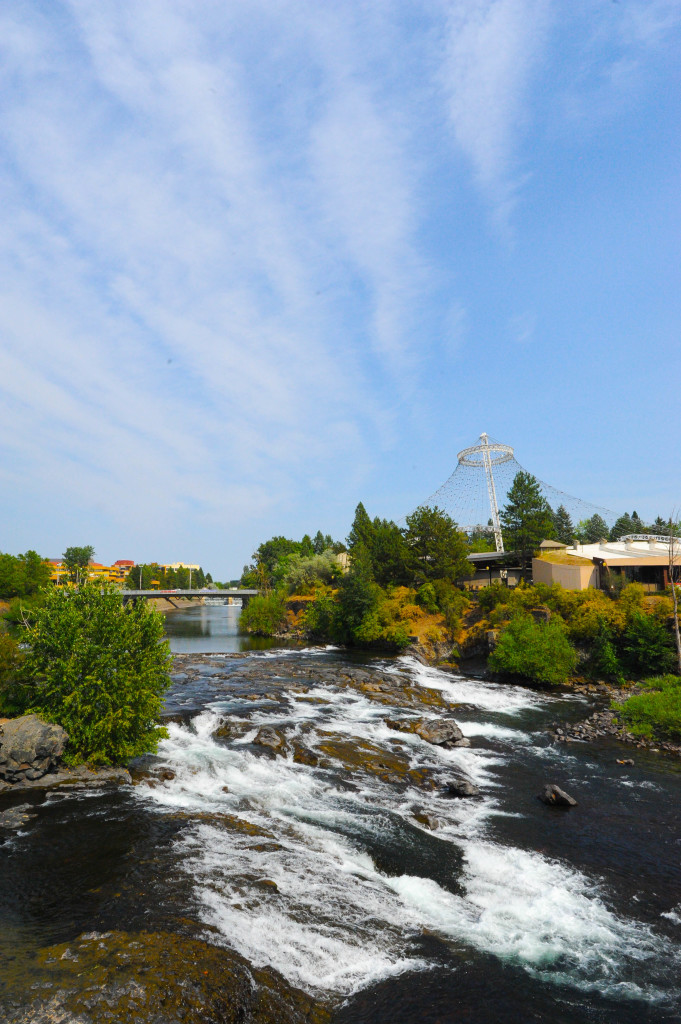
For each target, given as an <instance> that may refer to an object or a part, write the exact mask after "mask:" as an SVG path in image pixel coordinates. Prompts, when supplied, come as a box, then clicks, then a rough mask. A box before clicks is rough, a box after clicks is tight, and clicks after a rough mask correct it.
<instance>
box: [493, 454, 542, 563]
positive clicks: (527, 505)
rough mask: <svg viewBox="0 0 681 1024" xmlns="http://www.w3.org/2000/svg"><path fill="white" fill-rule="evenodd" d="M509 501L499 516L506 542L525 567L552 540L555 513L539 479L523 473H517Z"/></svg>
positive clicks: (508, 496) (521, 471) (509, 494)
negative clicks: (533, 554)
mask: <svg viewBox="0 0 681 1024" xmlns="http://www.w3.org/2000/svg"><path fill="white" fill-rule="evenodd" d="M507 498H508V500H507V502H506V505H505V506H504V508H503V509H502V511H501V514H500V519H501V523H502V526H503V528H504V535H505V540H506V541H507V544H508V547H509V549H510V550H513V551H515V552H516V553H517V554H518V555H519V557H520V561H521V564H522V565H523V566H526V565H528V564H529V561H530V559H531V557H532V553H533V552H534V551H535V550H536V549H537V548H538V547H539V545H540V544H541V542H542V541H543V540H545V539H546V538H547V537H553V535H554V525H553V513H552V512H551V507H550V505H549V503H548V502H547V500H546V498H544V496H543V495H542V493H541V491H540V489H539V482H538V481H537V478H536V477H534V476H532V474H531V473H526V472H525V471H524V470H522V469H521V470H520V471H519V472H518V473H516V475H515V477H514V480H513V484H512V485H511V489H510V490H509V492H508V495H507Z"/></svg>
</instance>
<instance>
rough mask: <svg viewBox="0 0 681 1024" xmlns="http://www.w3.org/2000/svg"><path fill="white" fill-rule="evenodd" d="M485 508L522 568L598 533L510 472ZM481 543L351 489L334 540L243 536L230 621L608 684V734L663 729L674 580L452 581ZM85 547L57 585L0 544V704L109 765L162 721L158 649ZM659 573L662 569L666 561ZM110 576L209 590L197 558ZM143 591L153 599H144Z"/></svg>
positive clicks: (675, 689)
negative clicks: (569, 584)
mask: <svg viewBox="0 0 681 1024" xmlns="http://www.w3.org/2000/svg"><path fill="white" fill-rule="evenodd" d="M500 519H501V524H502V527H503V534H504V542H505V544H506V547H507V550H509V551H513V552H515V555H516V557H517V558H518V559H519V562H520V566H521V570H523V571H524V572H525V573H526V575H528V576H529V567H530V564H531V559H532V555H533V553H534V552H536V551H537V549H538V548H539V545H540V543H541V542H542V541H543V540H544V539H546V538H558V539H560V540H561V542H563V541H566V540H567V541H569V540H570V538H571V537H580V538H581V539H583V540H590V539H592V538H593V536H599V535H600V536H604V535H605V533H607V526H606V524H605V523H604V522H603V521H602V520H599V517H598V516H594V517H592V519H591V520H586V521H584V522H582V523H579V524H577V526H576V527H573V524H572V523H571V521H570V517H569V515H568V514H567V512H566V510H565V509H564V508H562V506H561V508H559V509H558V510H557V511H556V512H554V511H553V510H552V509H551V508H550V507H549V505H548V504H547V502H546V500H545V499H544V498H543V496H542V494H541V490H540V487H539V484H538V482H537V481H536V479H535V478H534V477H532V476H531V475H530V474H527V473H525V472H523V471H521V472H519V473H518V474H517V475H516V477H515V479H514V482H513V485H512V487H511V489H510V490H509V492H508V496H507V504H506V505H505V506H504V508H503V509H502V511H501V514H500ZM677 526H678V524H676V523H674V522H672V521H670V522H669V523H668V524H665V523H663V521H662V520H661V519H660V518H659V517H658V520H657V521H656V523H655V524H654V526H653V527H652V529H654V530H656V531H657V532H659V531H660V530H661V529H662V528H663V527H668V531H669V532H668V535H669V537H670V543H671V538H672V537H673V536H676V535H677V534H678V529H677ZM634 528H635V529H636V530H637V531H638V532H643V531H645V529H646V527H645V526H644V525H643V524H642V523H641V521H640V520H639V519H638V516H637V515H636V513H633V514H632V516H624V517H620V519H619V520H618V521H617V522H616V523H615V525H614V526H613V528H612V530H611V531H610V537H611V538H613V537H615V536H622V535H624V534H625V533H626V532H627V531H630V530H632V529H634ZM493 548H494V543H493V538H492V534H491V530H490V528H477V529H476V530H473V531H471V532H469V533H465V532H463V531H461V530H460V529H459V528H458V526H457V524H456V523H455V522H454V521H453V520H452V519H451V517H450V516H449V515H447V513H446V512H444V511H443V510H441V509H439V508H437V507H429V506H421V507H419V508H417V509H416V510H415V511H414V512H412V513H411V514H410V515H408V516H407V517H406V520H405V525H404V526H398V525H397V524H396V523H394V522H392V521H389V520H386V519H380V518H379V517H375V518H374V519H371V517H370V516H369V515H368V513H367V511H366V509H365V508H364V506H363V505H362V503H361V502H360V503H359V504H358V505H357V508H356V509H355V514H354V519H353V522H352V525H351V528H350V531H349V533H348V536H347V538H346V541H345V542H343V541H337V540H334V539H333V537H331V536H330V535H329V534H324V533H322V531H321V530H318V531H317V533H316V534H315V535H314V537H312V536H310V535H309V534H306V535H305V536H304V537H303V538H302V539H301V540H300V541H296V540H292V539H289V538H286V537H284V536H275V537H272V538H271V539H270V540H268V541H265V542H263V543H261V544H260V545H259V547H258V548H257V550H256V551H255V552H254V554H253V560H252V562H251V564H249V565H247V566H244V570H243V573H242V576H241V581H240V582H241V585H242V586H244V587H248V588H254V589H257V590H258V591H260V593H259V595H258V596H256V597H253V598H252V599H251V600H250V601H249V602H248V604H247V605H246V606H245V607H244V608H243V610H242V613H241V616H240V627H241V629H242V631H244V632H246V633H251V634H253V635H256V636H265V637H282V638H284V637H285V638H287V639H291V638H294V639H298V640H303V641H306V642H310V641H312V642H315V643H318V642H323V643H334V644H340V645H343V646H347V647H357V648H361V649H364V650H368V651H373V650H375V651H386V650H388V651H392V652H396V653H398V652H404V651H407V650H409V651H411V652H413V653H415V654H416V655H417V656H418V657H421V658H424V659H425V660H427V661H429V662H431V663H434V664H436V665H438V666H439V667H441V668H444V669H449V670H450V671H460V670H461V669H462V666H467V667H469V668H471V667H474V666H476V665H478V666H480V665H482V666H484V670H485V672H486V674H487V677H488V678H490V679H492V680H494V681H496V682H499V683H501V684H503V683H504V682H505V681H512V682H520V683H523V684H526V685H531V686H536V687H540V688H555V687H562V686H573V687H579V686H583V687H588V686H589V685H591V684H594V683H598V684H601V685H603V686H605V687H610V688H612V690H613V698H612V706H611V708H610V709H609V711H610V713H611V714H612V721H611V722H610V724H609V725H608V730H609V733H608V734H610V735H612V734H613V732H612V729H611V726H613V723H616V728H619V730H620V731H621V732H622V731H623V734H626V735H630V736H633V737H634V738H635V741H636V742H639V743H648V744H651V745H652V744H654V743H662V742H664V743H667V744H669V743H671V744H674V743H676V742H677V741H678V740H681V638H679V632H678V611H677V600H676V596H677V595H676V588H675V584H674V582H672V585H671V587H670V588H668V590H669V591H670V594H671V599H670V596H669V595H668V594H666V593H656V594H647V593H646V592H645V590H644V588H643V586H641V585H640V584H638V583H635V582H630V583H624V581H622V583H623V584H624V585H621V586H618V587H617V588H614V589H612V590H611V591H609V592H605V591H602V590H596V589H593V588H590V589H587V590H581V591H575V590H565V589H563V587H561V586H560V585H558V584H553V585H551V586H549V585H546V584H541V583H536V584H531V583H527V582H524V581H523V580H521V582H520V584H519V585H518V586H516V587H508V586H505V585H503V584H502V583H501V582H493V583H491V584H490V585H489V586H486V587H483V588H481V589H480V590H479V591H477V592H476V593H474V594H473V593H471V592H470V591H467V590H466V589H465V585H464V581H465V580H466V578H467V577H470V575H471V569H470V563H469V561H468V556H469V555H470V553H471V552H472V551H478V552H484V551H489V550H492V549H493ZM93 554H94V549H93V548H92V547H91V546H85V547H75V548H68V549H67V551H66V552H65V553H64V556H63V559H64V565H66V566H67V568H68V571H69V577H70V582H69V583H67V584H66V585H65V586H54V585H52V584H50V582H49V579H50V574H51V571H52V570H51V567H50V563H49V562H48V561H47V560H46V559H43V558H41V557H40V556H39V555H38V554H37V553H36V552H35V551H28V552H26V553H25V554H23V555H18V556H13V555H8V554H0V598H3V597H7V598H9V599H10V600H9V605H8V607H7V608H6V610H5V612H4V615H3V616H2V617H0V715H6V716H10V717H12V716H15V717H16V716H21V715H27V714H28V715H30V714H36V715H38V716H40V717H42V718H43V719H44V720H45V722H47V723H51V724H54V725H59V726H62V727H63V728H64V729H66V731H67V732H68V734H69V741H68V747H67V750H66V755H65V756H66V760H67V762H70V763H71V764H74V765H75V764H79V763H82V762H87V763H90V764H94V765H98V764H99V765H119V764H125V763H127V761H128V760H130V759H131V758H134V757H135V756H137V755H138V754H141V753H145V752H153V751H154V750H155V749H156V746H157V743H158V740H159V738H161V737H162V736H163V735H164V732H163V729H162V727H161V726H160V725H159V721H160V712H161V708H162V705H163V697H164V694H165V692H166V690H167V688H168V686H169V685H170V676H169V666H170V660H171V659H170V652H169V649H168V645H167V643H166V642H165V641H164V639H163V636H164V628H163V616H162V614H161V610H159V608H157V607H152V606H150V605H149V604H142V603H139V604H138V603H134V602H133V603H130V604H127V605H124V604H123V602H122V600H121V595H120V591H119V590H118V588H117V586H116V585H115V584H114V583H111V582H106V581H103V580H101V579H96V580H95V579H94V578H93V579H90V578H88V574H89V568H88V567H90V569H91V568H92V567H93V565H94V563H92V556H93ZM162 569H163V572H164V573H165V575H163V574H162V573H161V570H162ZM169 572H170V575H169V574H168V573H169ZM670 573H671V576H672V580H673V577H674V566H673V559H672V563H671V564H670ZM182 574H185V575H186V576H187V580H186V581H185V578H184V575H182ZM128 580H129V582H130V583H136V584H137V585H140V584H142V585H145V584H147V583H148V585H149V586H153V585H157V584H158V585H161V584H163V585H164V586H168V587H171V584H172V585H180V584H181V585H184V584H185V582H187V583H189V584H191V585H192V586H198V585H200V584H204V583H207V584H208V585H209V586H215V589H216V594H219V593H220V592H221V590H220V589H219V587H220V585H218V584H213V583H212V580H211V578H210V575H204V574H203V571H202V570H201V569H199V568H198V567H193V575H192V569H190V568H189V567H181V568H178V569H172V572H171V570H170V569H168V567H161V566H158V565H156V564H154V565H148V566H135V567H134V568H133V569H132V570H130V573H129V575H128ZM171 589H172V587H171ZM158 603H159V604H161V605H162V606H163V605H166V607H163V608H162V610H169V608H168V607H167V599H166V598H164V597H163V596H162V595H159V601H158ZM171 604H172V602H171ZM675 641H676V650H675ZM0 728H1V726H0ZM593 728H595V726H594V727H593ZM613 728H615V726H613ZM616 728H615V731H616ZM592 731H593V729H592ZM586 732H588V729H586V727H585V733H586ZM557 735H558V734H557Z"/></svg>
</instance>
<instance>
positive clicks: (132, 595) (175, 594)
mask: <svg viewBox="0 0 681 1024" xmlns="http://www.w3.org/2000/svg"><path fill="white" fill-rule="evenodd" d="M259 593H260V591H259V590H251V589H249V588H248V587H245V588H241V589H239V588H234V589H233V590H207V589H203V590H122V591H121V595H122V597H123V600H124V601H136V600H138V599H140V598H148V597H164V598H165V599H166V601H170V602H171V604H172V601H173V598H179V597H185V598H190V599H191V598H195V597H212V598H213V599H217V600H218V601H223V602H224V603H225V604H229V603H230V601H229V598H233V597H240V598H241V604H242V607H244V608H245V607H246V605H247V604H248V601H249V599H250V598H251V597H256V596H257V595H258V594H259Z"/></svg>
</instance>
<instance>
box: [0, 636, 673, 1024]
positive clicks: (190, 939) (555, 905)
mask: <svg viewBox="0 0 681 1024" xmlns="http://www.w3.org/2000/svg"><path fill="white" fill-rule="evenodd" d="M606 700H607V697H606V695H605V694H604V693H602V692H600V691H594V692H592V691H590V690H586V689H585V690H584V691H583V692H565V693H554V692H552V693H542V692H539V691H536V690H532V689H529V688H525V687H518V686H512V685H502V684H498V683H495V682H493V681H491V680H489V679H480V678H471V677H464V676H461V675H459V674H457V673H456V672H454V671H451V670H449V671H442V670H440V669H439V668H437V667H433V666H430V665H424V664H422V663H421V662H419V661H417V660H416V659H414V658H412V657H409V656H407V657H400V658H378V657H363V656H353V655H352V653H351V652H345V651H340V650H336V649H334V648H323V649H307V650H298V651H290V650H289V651H279V652H263V653H260V654H257V653H254V654H251V655H248V656H243V655H234V656H231V655H218V656H196V655H182V656H178V657H176V659H175V661H174V666H173V685H172V689H171V691H170V693H169V694H168V698H167V701H166V710H165V721H166V725H167V728H168V732H169V736H168V739H166V740H164V741H163V742H162V744H161V747H160V749H159V752H158V755H155V756H149V757H146V758H141V759H138V761H136V762H135V763H134V764H133V765H132V766H131V775H132V781H133V785H130V784H124V785H120V784H116V782H115V781H114V780H113V779H112V780H111V783H110V784H108V783H107V784H105V785H99V786H90V785H83V786H80V785H79V784H77V783H76V784H74V785H70V786H64V785H57V786H54V787H52V788H46V785H45V782H44V780H47V779H49V777H50V776H51V775H55V776H56V775H58V770H57V771H55V770H50V771H49V772H48V773H47V775H46V776H44V778H43V780H37V782H38V783H40V782H42V783H43V788H41V789H39V788H33V789H25V788H23V787H25V786H29V785H30V786H33V785H34V783H33V782H30V781H29V782H23V783H20V784H19V788H17V786H16V784H10V785H11V787H12V788H11V790H10V791H9V792H5V793H2V794H0V813H7V814H8V818H7V826H6V827H5V828H4V829H2V831H0V843H2V851H3V857H4V859H5V868H6V870H5V871H4V873H3V874H2V875H0V964H2V965H3V966H2V968H1V969H0V1019H2V1020H8V1021H10V1022H11V1024H29V1022H32V1024H48V1022H53V1024H54V1022H57V1024H99V1022H100V1021H103V1022H107V1021H111V1022H113V1021H121V1022H122V1024H132V1022H134V1024H161V1022H162V1024H174V1022H175V1021H183V1022H186V1024H199V1022H201V1024H211V1022H213V1021H214V1022H215V1024H218V1022H224V1021H234V1022H235V1024H236V1022H237V1021H239V1022H243V1024H247V1022H248V1021H253V1022H258V1024H274V1022H277V1024H289V1022H291V1024H299V1022H300V1024H302V1022H303V1021H308V1022H310V1024H312V1022H317V1021H319V1022H326V1021H328V1022H329V1024H394V1021H396V1020H399V1021H400V1024H417V1022H418V1024H436V1022H437V1021H440V1022H442V1021H444V1020H458V1019H462V1020H469V1021H471V1022H473V1024H492V1022H494V1024H516V1022H517V1021H518V1020H523V1021H525V1020H527V1021H528V1022H534V1021H537V1022H538V1021H543V1020H549V1019H555V1020H561V1021H562V1022H564V1024H577V1022H579V1024H582V1022H583V1021H584V1020H585V1019H591V1018H593V1019H596V1017H598V1019H599V1021H600V1022H601V1024H638V1022H639V1021H641V1020H645V1021H647V1022H652V1021H655V1022H658V1021H659V1022H663V1021H664V1022H667V1021H668V1022H670V1024H671V1022H672V1021H674V1020H675V1019H677V1018H675V1016H674V1014H675V1007H676V1004H677V1001H678V999H679V997H680V996H681V993H679V991H678V976H679V973H680V971H681V944H680V943H679V941H678V935H677V928H678V927H679V926H681V905H679V901H678V893H679V891H681V874H680V869H679V865H678V848H679V842H680V841H681V834H680V833H679V827H678V823H677V819H676V816H675V815H674V814H673V813H672V810H671V809H672V808H673V807H674V806H675V802H676V800H677V799H678V797H680V796H681V776H679V775H678V774H674V772H670V771H668V770H667V767H666V765H667V764H669V763H671V759H670V758H665V757H663V756H662V755H659V754H658V755H653V754H652V752H651V751H643V750H642V751H639V752H637V756H636V764H635V765H631V764H625V763H621V762H623V761H626V760H627V759H626V758H620V757H618V756H617V757H616V756H614V753H613V740H612V739H611V738H609V737H605V738H602V737H598V736H597V737H595V738H594V739H593V741H592V742H589V743H569V744H567V745H565V744H563V743H562V742H556V741H555V739H554V738H553V737H552V736H551V735H550V734H549V733H548V731H547V730H548V729H549V727H550V724H551V722H556V723H563V724H562V725H560V724H559V725H558V726H557V728H560V729H561V730H563V733H564V732H565V730H566V728H569V729H572V728H573V724H574V728H576V727H577V726H578V724H579V722H580V721H581V720H583V719H584V718H585V716H589V715H591V714H594V713H597V712H598V713H600V708H599V702H600V705H601V708H602V706H603V704H604V703H605V702H606ZM553 731H554V732H556V729H554V730H553ZM556 736H557V738H558V739H560V736H559V734H558V733H557V732H556ZM615 742H616V739H615ZM626 749H627V748H624V747H622V748H621V750H622V752H624V751H626ZM616 753H617V750H615V754H616ZM618 761H620V763H619V764H618ZM22 763H23V762H22ZM34 781H35V780H34ZM537 797H540V799H537ZM677 919H678V924H677V923H676V922H677Z"/></svg>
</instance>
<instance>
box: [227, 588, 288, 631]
mask: <svg viewBox="0 0 681 1024" xmlns="http://www.w3.org/2000/svg"><path fill="white" fill-rule="evenodd" d="M285 623H286V605H285V604H284V599H283V597H281V596H280V595H279V594H277V593H271V594H258V595H257V596H256V597H252V598H251V599H250V600H249V602H248V604H247V605H246V607H245V608H244V609H242V612H241V615H240V616H239V629H240V630H241V631H242V632H246V633H252V634H253V635H254V636H274V634H275V633H278V632H279V631H280V629H281V628H282V627H283V626H284V624H285Z"/></svg>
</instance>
